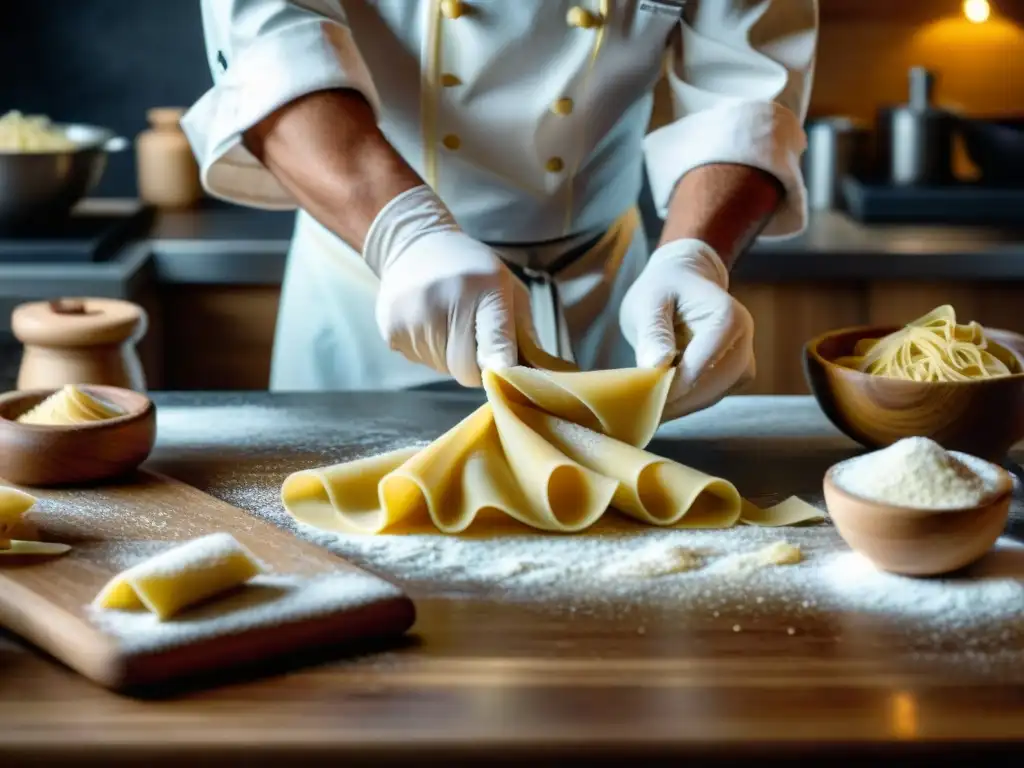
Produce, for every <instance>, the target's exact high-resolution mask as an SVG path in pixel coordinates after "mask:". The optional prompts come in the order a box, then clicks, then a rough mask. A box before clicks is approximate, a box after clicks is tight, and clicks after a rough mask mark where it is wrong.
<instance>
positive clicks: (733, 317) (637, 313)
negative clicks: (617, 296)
mask: <svg viewBox="0 0 1024 768" xmlns="http://www.w3.org/2000/svg"><path fill="white" fill-rule="evenodd" d="M728 290H729V271H728V269H727V268H726V266H725V264H723V263H722V260H721V259H720V258H719V256H718V254H717V253H715V251H714V249H712V248H711V247H710V246H709V245H708V244H707V243H704V242H702V241H700V240H674V241H672V242H669V243H666V244H665V245H663V246H661V247H660V248H658V249H657V250H656V251H655V252H654V253H653V254H652V255H651V258H650V261H648V263H647V266H646V267H644V270H643V272H641V273H640V277H639V278H637V281H636V282H635V283H634V284H633V285H632V286H631V287H630V289H629V291H627V292H626V296H625V298H624V299H623V301H622V306H621V308H620V310H619V322H620V324H621V326H622V332H623V334H624V335H625V337H626V340H627V341H629V343H630V345H631V346H632V347H633V350H634V351H635V352H636V361H637V365H638V366H640V367H642V368H654V367H665V366H669V365H671V364H672V361H673V359H675V358H676V355H677V354H678V353H680V352H681V353H682V356H681V358H680V359H679V361H678V364H677V371H676V375H675V377H674V379H673V381H672V387H671V389H670V390H669V394H668V400H667V402H666V404H665V411H664V415H663V416H662V420H663V421H669V420H671V419H675V418H678V417H680V416H685V415H686V414H688V413H692V412H694V411H697V410H700V409H702V408H706V407H708V406H710V405H713V404H714V403H716V402H718V401H719V400H720V399H721V398H723V397H724V396H725V395H727V394H728V393H729V392H730V391H732V390H735V389H737V388H738V387H740V386H742V385H743V384H746V383H747V382H749V381H750V380H751V379H753V377H754V374H755V364H754V347H753V339H754V321H753V319H752V318H751V316H750V313H749V312H748V311H747V309H746V307H744V306H743V305H742V304H740V303H739V302H738V301H736V299H734V298H733V297H732V296H730V295H729V293H728Z"/></svg>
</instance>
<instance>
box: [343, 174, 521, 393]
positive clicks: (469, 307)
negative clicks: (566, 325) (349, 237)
mask: <svg viewBox="0 0 1024 768" xmlns="http://www.w3.org/2000/svg"><path fill="white" fill-rule="evenodd" d="M363 258H364V259H365V260H366V263H367V264H369V266H370V268H371V269H372V270H373V271H374V273H375V274H376V275H377V276H378V277H379V278H380V292H379V294H378V296H377V306H376V318H377V327H378V329H379V330H380V333H381V336H383V338H384V340H385V341H387V342H388V344H389V345H390V347H391V349H393V350H396V351H398V352H400V353H401V354H402V355H404V356H405V357H406V358H407V359H409V360H412V361H413V362H418V363H422V364H424V365H428V366H430V367H431V368H433V369H434V370H435V371H438V372H439V373H444V374H448V375H451V376H452V377H453V378H454V379H455V380H456V381H458V382H459V383H460V384H462V385H463V386H467V387H476V386H480V384H481V377H480V371H481V370H482V369H484V368H505V367H509V366H513V365H515V364H516V362H517V357H518V353H517V347H516V334H515V319H514V315H515V313H514V310H513V306H514V301H513V292H514V285H515V282H516V279H515V276H514V275H513V274H512V273H511V272H510V271H509V270H508V268H507V267H506V266H505V265H504V264H503V263H502V262H501V260H500V259H499V258H498V257H497V256H496V255H495V253H494V252H493V251H492V250H491V249H490V248H488V247H487V246H486V245H484V244H483V243H481V242H479V241H477V240H474V239H473V238H471V237H469V236H468V235H467V234H465V233H464V232H462V231H461V230H460V229H459V227H458V225H457V224H456V223H455V220H454V218H452V215H451V213H450V212H449V211H448V209H447V207H446V206H445V205H444V203H443V202H442V201H441V200H440V198H438V197H437V195H435V194H434V192H433V190H431V189H430V188H429V187H427V186H420V187H416V188H415V189H411V190H409V191H408V192H404V193H402V194H401V195H399V196H398V197H396V198H395V199H394V200H392V201H391V202H390V203H388V204H387V205H386V206H384V208H383V209H382V210H381V211H380V213H379V214H377V218H376V219H374V221H373V224H372V225H371V226H370V231H369V233H368V234H367V236H366V243H365V245H364V247H363ZM520 313H521V310H520Z"/></svg>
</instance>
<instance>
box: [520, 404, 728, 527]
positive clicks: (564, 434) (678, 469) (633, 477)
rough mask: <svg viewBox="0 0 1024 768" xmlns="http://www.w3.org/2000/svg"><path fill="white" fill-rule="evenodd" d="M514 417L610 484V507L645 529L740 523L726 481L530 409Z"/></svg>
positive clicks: (723, 525) (523, 410)
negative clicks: (612, 482) (614, 484)
mask: <svg viewBox="0 0 1024 768" xmlns="http://www.w3.org/2000/svg"><path fill="white" fill-rule="evenodd" d="M511 408H512V409H513V410H514V412H515V413H516V415H517V416H518V417H519V418H520V419H521V420H522V421H523V423H525V424H528V425H529V426H530V427H531V428H532V429H534V430H536V431H537V433H538V434H539V435H540V436H541V437H543V438H544V440H546V441H547V442H548V443H550V444H551V445H552V446H555V447H557V448H558V449H559V450H560V451H562V452H564V453H565V454H566V455H567V456H569V457H571V458H572V459H574V460H575V461H578V462H579V463H580V464H581V465H583V466H585V467H587V468H588V469H591V470H593V471H594V472H597V473H599V474H600V475H602V476H605V477H610V478H614V479H615V480H616V481H617V485H618V487H617V489H616V491H615V495H614V497H613V498H612V506H614V507H615V509H617V510H619V511H620V512H625V513H626V514H628V515H630V516H631V517H635V518H636V519H637V520H640V521H642V522H645V523H651V524H652V525H676V524H679V527H686V528H727V527H730V526H732V525H735V524H736V521H737V520H738V519H739V517H740V509H741V504H742V499H741V498H740V494H739V491H737V490H736V488H735V486H733V484H732V483H730V482H728V481H727V480H722V479H721V478H717V477H711V476H710V475H705V474H704V473H703V472H699V471H697V470H695V469H691V468H690V467H686V466H683V465H682V464H678V463H676V462H673V461H668V460H667V459H663V458H661V457H660V456H655V455H654V454H652V453H648V452H647V451H643V450H641V449H639V448H634V447H633V446H632V445H629V444H628V443H623V442H621V441H619V440H614V439H612V438H610V437H608V436H606V435H602V434H600V433H598V432H593V431H591V430H589V429H587V428H586V427H581V426H580V425H578V424H573V423H572V422H568V421H565V420H564V419H559V418H557V417H555V416H551V415H550V414H545V413H541V412H540V411H536V410H533V409H530V408H517V407H516V406H511Z"/></svg>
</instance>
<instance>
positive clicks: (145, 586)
mask: <svg viewBox="0 0 1024 768" xmlns="http://www.w3.org/2000/svg"><path fill="white" fill-rule="evenodd" d="M263 573H266V569H265V567H264V566H263V564H262V563H260V562H259V561H258V560H257V559H256V558H255V557H254V556H253V555H252V553H251V552H249V551H248V550H247V549H246V548H245V547H243V546H242V545H241V544H239V543H238V541H237V540H236V539H235V538H234V537H233V536H231V535H230V534H227V533H214V534H210V535H209V536H203V537H201V538H198V539H193V540H192V541H189V542H186V543H185V544H181V545H179V546H177V547H174V548H173V549H170V550H168V551H166V552H162V553H161V554H159V555H155V556H153V557H151V558H149V559H147V560H145V561H143V562H141V563H139V564H138V565H136V566H133V567H132V568H129V569H128V570H126V571H123V572H122V573H120V574H118V575H117V576H115V577H114V578H113V579H112V580H111V581H110V582H108V583H107V585H106V586H105V587H104V588H103V589H102V590H101V591H100V593H99V594H98V595H97V596H96V599H95V600H94V605H95V606H96V607H98V608H103V609H107V610H122V611H131V610H139V609H143V608H144V609H148V610H149V611H151V612H152V613H154V614H156V616H157V617H158V618H159V619H160V620H161V621H163V620H165V619H168V618H170V617H172V616H173V615H174V614H176V613H179V612H180V611H182V610H183V609H185V608H187V607H189V606H192V605H195V604H196V603H200V602H203V601H205V600H208V599H210V598H212V597H215V596H217V595H220V594H221V593H223V592H226V591H229V590H231V589H234V588H236V587H240V586H242V585H243V584H245V583H246V582H247V581H249V580H250V579H252V578H253V577H255V576H258V575H261V574H263Z"/></svg>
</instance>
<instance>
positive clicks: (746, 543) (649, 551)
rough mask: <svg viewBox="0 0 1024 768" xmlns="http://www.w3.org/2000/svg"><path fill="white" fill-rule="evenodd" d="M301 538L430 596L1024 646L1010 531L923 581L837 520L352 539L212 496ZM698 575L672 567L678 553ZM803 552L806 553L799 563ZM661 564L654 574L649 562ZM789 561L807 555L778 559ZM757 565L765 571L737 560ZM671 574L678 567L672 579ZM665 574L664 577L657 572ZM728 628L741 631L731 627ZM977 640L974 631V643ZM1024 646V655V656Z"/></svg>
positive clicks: (614, 524) (1019, 550) (256, 491)
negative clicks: (875, 561)
mask: <svg viewBox="0 0 1024 768" xmlns="http://www.w3.org/2000/svg"><path fill="white" fill-rule="evenodd" d="M215 492H216V493H218V495H221V496H222V497H224V498H225V499H226V500H227V501H229V502H230V503H232V504H235V505H236V506H239V507H241V508H243V509H247V510H249V511H251V512H252V513H254V514H255V515H257V516H258V517H261V518H263V519H265V520H268V521H270V522H272V523H275V524H276V525H278V526H280V527H282V528H285V529H286V530H291V531H293V532H295V533H296V534H297V535H298V536H300V537H301V538H304V539H306V540H308V541H311V542H313V543H316V544H319V545H320V546H323V547H325V548H326V549H328V550H330V551H332V552H334V553H335V554H337V555H339V556H340V557H343V558H345V559H347V560H349V561H350V562H352V563H354V564H356V565H359V566H361V567H363V568H365V569H367V570H368V571H371V572H374V573H377V574H379V575H381V576H383V577H385V578H388V579H391V580H393V581H394V582H395V583H397V584H399V585H402V586H403V587H405V588H406V589H408V590H409V591H410V593H411V594H412V595H413V597H414V598H415V597H416V596H420V595H460V596H464V595H479V596H482V597H486V598H489V599H495V598H497V599H501V600H502V601H506V602H516V603H522V604H526V605H531V606H535V607H537V608H539V609H542V610H550V611H555V612H562V611H568V612H570V613H577V612H581V613H586V614H589V615H603V616H609V617H621V616H624V615H628V614H632V613H636V612H638V611H640V612H647V611H653V612H656V613H658V614H664V613H669V614H685V615H693V614H698V615H700V616H703V617H705V618H709V619H711V618H713V619H720V620H721V621H728V620H730V619H732V620H733V621H735V620H736V619H737V618H740V617H742V618H743V619H744V623H743V626H746V624H747V623H749V621H750V619H751V618H754V617H760V618H762V619H766V620H772V621H777V620H778V619H779V618H780V617H782V618H789V619H790V621H789V625H790V626H791V627H792V628H794V630H795V631H796V630H797V629H798V628H799V624H798V623H797V622H798V621H799V620H800V619H813V618H820V617H822V616H837V615H838V616H842V615H846V614H853V615H861V616H868V617H874V618H876V619H878V620H880V621H883V622H885V623H886V624H887V625H895V626H896V627H897V628H899V629H901V630H903V631H906V632H909V633H911V634H914V635H915V636H917V637H919V638H920V639H924V640H928V639H932V638H934V637H936V636H947V635H949V634H951V633H953V634H956V633H971V632H973V633H975V634H976V635H978V636H979V637H980V636H981V635H983V634H988V635H991V630H992V629H993V628H996V630H997V633H996V636H998V633H999V632H1002V631H1005V632H1008V633H1009V634H1008V635H1007V637H1009V638H1011V639H1014V641H1015V642H1017V646H1020V647H1022V649H1024V645H1022V643H1024V545H1022V544H1019V543H1018V542H1016V541H1014V540H1012V539H1010V538H1007V537H1004V538H1001V539H1000V540H999V542H998V543H997V545H996V549H995V551H994V552H993V553H991V554H990V555H989V556H988V557H986V558H985V559H984V560H982V561H980V562H979V563H977V564H976V565H975V566H974V567H972V568H971V569H969V570H968V571H967V572H966V573H965V574H958V575H957V576H955V577H948V578H940V579H935V578H932V579H914V578H910V577H903V576H896V575H892V574H887V573H883V572H880V571H877V570H876V569H875V568H874V567H873V566H872V565H871V564H870V563H868V562H867V561H866V560H864V559H863V558H862V557H861V556H860V555H856V554H854V553H851V552H850V551H849V549H848V547H846V545H845V544H844V543H843V542H842V540H841V539H840V538H839V536H838V534H837V533H836V531H835V529H834V528H833V527H832V526H831V525H828V524H824V525H816V526H806V527H803V526H801V527H792V528H787V529H785V531H784V532H783V531H780V530H779V529H771V528H759V527H754V526H736V527H734V528H730V529H725V530H679V529H658V528H652V527H649V526H644V525H640V524H637V523H635V522H632V521H628V520H625V519H620V518H618V517H617V516H616V517H609V518H605V519H602V520H601V521H599V523H598V524H597V525H596V526H595V528H594V529H592V531H591V532H589V533H587V534H583V535H572V536H567V535H559V534H544V533H532V532H526V533H524V532H521V531H517V532H514V533H504V534H498V535H494V536H480V537H478V538H470V537H465V536H462V537H453V536H443V535H440V534H433V533H422V534H421V533H416V534H406V535H380V536H364V535H348V534H339V533H333V532H326V531H322V530H319V529H316V528H313V527H310V526H307V525H304V524H301V523H296V521H294V520H293V519H292V518H291V516H290V515H288V514H287V512H285V510H284V509H283V506H282V505H281V501H280V492H279V489H278V488H276V487H249V488H245V489H238V488H232V489H229V488H227V487H226V488H224V489H223V491H215ZM685 553H694V554H695V558H694V559H696V560H699V563H698V564H697V565H696V567H693V568H689V569H681V570H673V569H672V568H665V567H662V566H663V565H664V563H666V562H668V563H671V562H672V561H673V558H678V559H679V560H680V561H682V562H683V563H685V564H690V560H689V556H688V555H687V554H685ZM798 558H799V559H798ZM645 561H646V562H649V563H651V564H652V565H651V567H650V569H649V570H648V571H646V572H645V568H644V566H643V565H642V563H644V562H645ZM779 561H781V562H788V561H796V562H792V563H791V564H777V563H778V562H779ZM744 562H747V564H748V566H749V564H750V562H753V563H754V564H755V566H754V567H738V568H737V567H736V565H737V563H741V564H742V563H744ZM665 570H669V571H670V572H669V573H661V572H663V571H665ZM659 573H660V575H658V574H659ZM726 626H731V622H730V623H729V624H727V625H726ZM964 642H965V643H966V642H970V641H969V639H968V640H965V641H964ZM1022 653H1024V650H1022Z"/></svg>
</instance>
